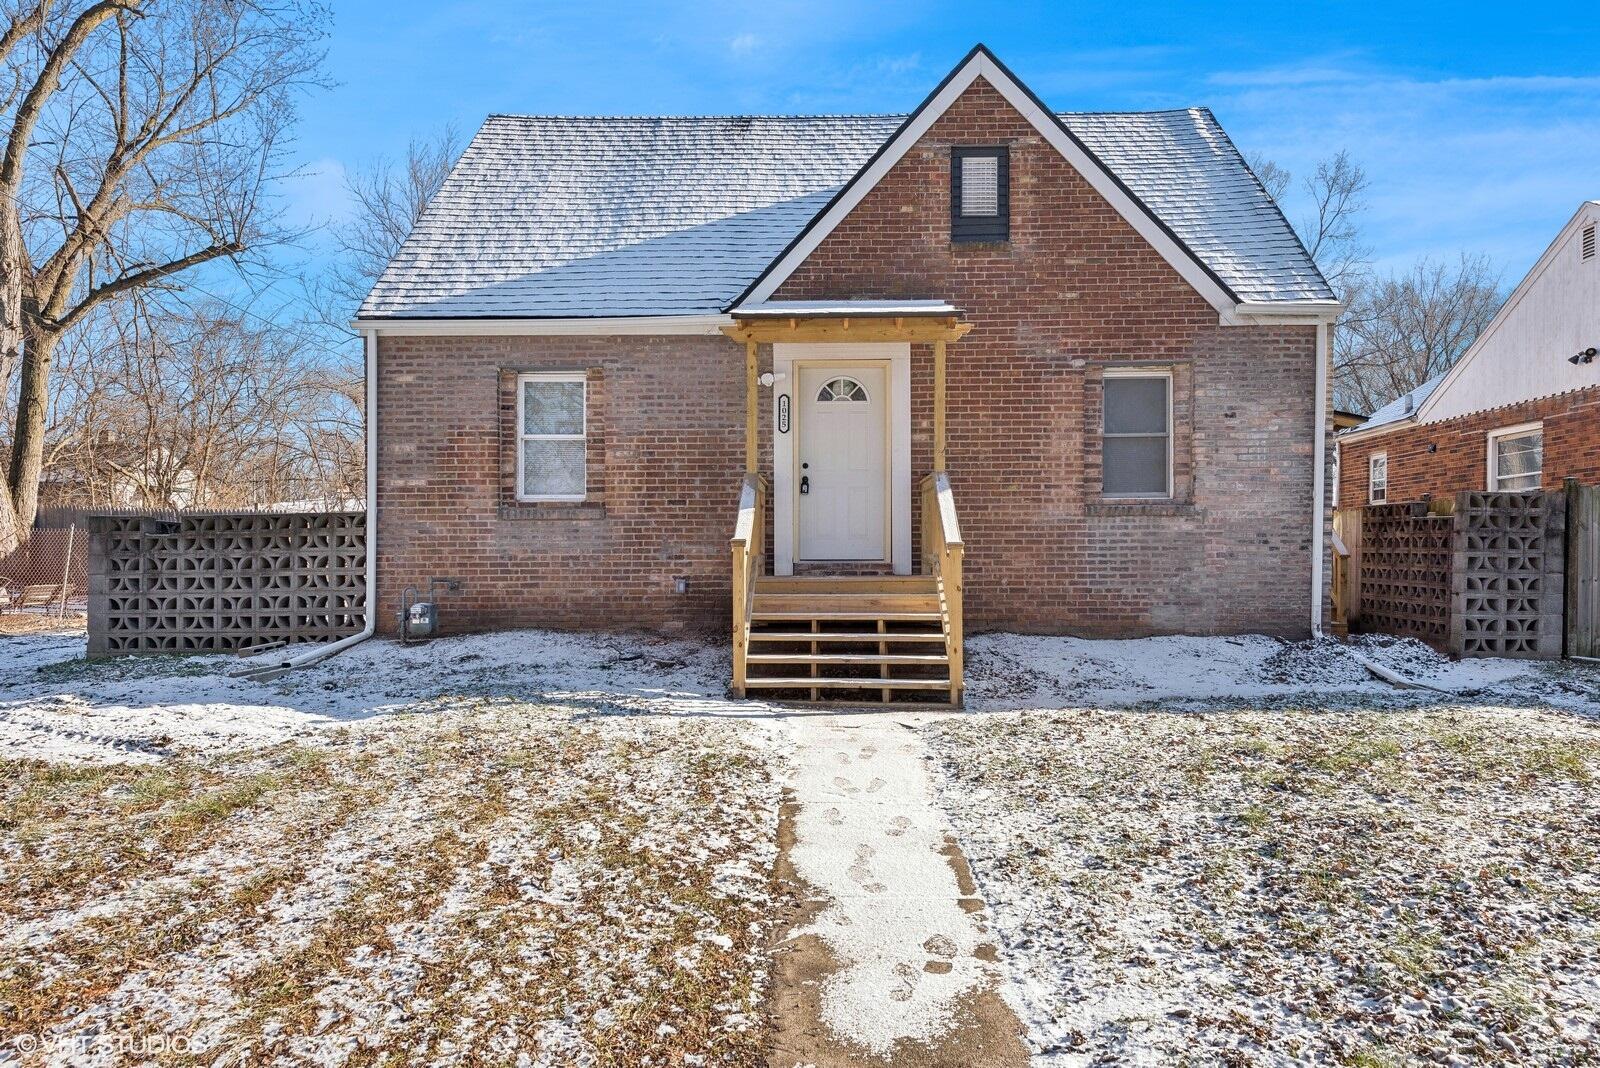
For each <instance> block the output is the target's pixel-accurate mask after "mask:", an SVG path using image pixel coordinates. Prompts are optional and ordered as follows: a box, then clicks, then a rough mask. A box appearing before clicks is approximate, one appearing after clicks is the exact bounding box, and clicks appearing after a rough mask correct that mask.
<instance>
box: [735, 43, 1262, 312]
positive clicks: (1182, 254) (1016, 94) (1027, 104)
mask: <svg viewBox="0 0 1600 1068" xmlns="http://www.w3.org/2000/svg"><path fill="white" fill-rule="evenodd" d="M980 77H981V78H983V79H984V80H986V81H987V82H988V83H989V84H990V85H992V86H994V87H995V89H996V90H997V91H998V92H999V93H1000V95H1001V96H1003V97H1005V98H1006V101H1007V102H1008V103H1009V104H1010V105H1011V106H1012V107H1014V108H1016V109H1017V111H1018V112H1020V113H1021V114H1022V116H1023V117H1024V118H1026V119H1027V120H1028V122H1029V123H1031V124H1032V126H1033V128H1034V129H1036V130H1038V131H1039V134H1040V135H1041V136H1042V137H1043V138H1044V139H1045V140H1046V141H1048V142H1049V143H1050V144H1051V145H1052V146H1053V147H1054V148H1055V150H1056V151H1057V152H1059V153H1061V155H1062V156H1063V157H1064V158H1065V159H1066V160H1067V162H1068V163H1070V164H1072V165H1073V166H1074V167H1075V168H1077V170H1078V173H1080V174H1082V175H1083V177H1084V178H1085V179H1086V180H1087V181H1088V182H1089V184H1090V185H1092V186H1093V187H1094V188H1095V191H1096V192H1098V193H1099V194H1100V195H1101V196H1102V197H1104V198H1105V199H1106V201H1107V202H1108V203H1110V205H1111V206H1112V207H1113V208H1114V209H1115V210H1116V211H1117V213H1118V214H1119V215H1121V216H1122V217H1123V218H1124V219H1125V220H1127V222H1128V224H1129V225H1130V226H1132V227H1133V228H1134V229H1135V230H1136V231H1138V233H1139V235H1140V236H1141V237H1143V238H1144V239H1145V240H1146V241H1147V242H1149V243H1150V245H1151V246H1152V247H1153V248H1155V250H1156V251H1157V252H1159V253H1160V254H1161V256H1162V258H1163V259H1165V260H1166V261H1167V262H1168V263H1169V264H1171V265H1172V267H1173V269H1175V270H1176V271H1177V272H1178V273H1179V274H1180V275H1182V276H1183V279H1184V281H1186V282H1188V283H1189V284H1190V285H1191V286H1193V287H1194V289H1195V291H1196V292H1198V293H1199V294H1200V295H1201V296H1202V297H1204V298H1205V300H1206V302H1207V303H1209V304H1210V305H1211V306H1212V307H1213V308H1215V309H1216V310H1217V315H1218V318H1219V319H1220V320H1221V322H1222V323H1223V324H1224V325H1226V326H1234V325H1237V324H1238V319H1237V316H1236V314H1235V307H1236V305H1237V302H1236V301H1235V300H1234V299H1233V298H1232V297H1231V296H1229V295H1228V294H1227V293H1226V292H1224V291H1223V289H1222V287H1221V286H1219V285H1217V283H1216V280H1215V279H1213V278H1212V277H1211V276H1210V275H1209V274H1207V273H1206V272H1205V269H1204V268H1202V267H1201V266H1200V264H1198V263H1197V262H1195V259H1194V257H1193V256H1191V255H1190V254H1189V253H1188V252H1187V251H1186V250H1185V249H1184V248H1183V247H1182V246H1180V245H1179V244H1178V243H1177V242H1176V241H1174V240H1173V239H1172V237H1171V236H1170V235H1168V234H1167V232H1166V231H1165V230H1163V229H1162V228H1161V227H1160V225H1158V224H1157V223H1156V221H1155V220H1154V219H1152V218H1151V217H1150V215H1149V214H1148V213H1147V212H1146V211H1145V210H1144V209H1143V208H1142V207H1141V206H1140V205H1139V204H1138V203H1137V202H1135V201H1134V199H1133V198H1132V197H1130V196H1129V195H1128V194H1127V193H1125V192H1123V190H1122V188H1121V187H1120V186H1119V185H1117V183H1116V182H1115V181H1114V180H1113V179H1112V177H1111V175H1109V174H1107V173H1106V171H1105V169H1104V168H1102V167H1101V166H1100V165H1099V164H1098V163H1097V162H1095V160H1094V159H1092V158H1091V157H1090V156H1089V155H1088V154H1087V153H1085V152H1084V151H1083V150H1082V149H1081V148H1079V147H1078V145H1077V144H1076V143H1074V142H1073V141H1072V139H1071V138H1069V137H1067V136H1066V134H1064V133H1062V131H1061V126H1060V124H1059V123H1058V122H1057V121H1056V119H1055V117H1054V116H1052V115H1049V114H1046V113H1045V112H1044V111H1043V110H1042V109H1040V108H1039V106H1038V105H1037V104H1035V103H1034V102H1033V100H1032V99H1031V98H1030V97H1029V96H1028V94H1027V93H1026V92H1024V91H1023V90H1022V87H1021V86H1019V85H1018V84H1017V83H1016V82H1015V81H1013V80H1012V79H1011V78H1010V77H1009V76H1007V75H1006V73H1005V72H1004V71H1002V70H1000V68H999V67H997V66H996V65H995V64H994V63H993V62H992V61H991V60H990V59H989V57H988V56H985V55H983V54H982V53H981V52H980V53H979V54H977V55H975V56H973V57H972V58H971V59H970V60H968V61H967V64H966V66H965V67H963V68H962V69H961V70H959V71H957V72H956V74H955V75H954V76H953V77H952V78H951V79H950V80H949V81H948V82H946V83H945V86H944V88H943V89H941V90H939V92H938V94H937V95H936V96H935V97H934V98H933V99H932V100H930V101H928V104H927V106H926V107H924V108H923V109H922V110H921V111H920V112H918V113H917V115H916V117H915V118H914V119H913V120H912V121H911V122H910V123H909V124H908V125H907V126H906V128H905V129H903V130H901V131H900V136H899V137H897V138H896V139H895V140H894V141H892V142H890V144H889V146H888V147H887V148H886V149H885V150H884V152H883V154H882V155H880V156H879V157H878V158H877V159H876V160H875V161H874V162H873V164H872V166H871V167H869V168H868V169H867V171H866V173H864V174H863V175H861V177H860V179H859V180H858V181H857V182H855V184H853V185H852V186H850V188H849V189H848V190H846V191H845V194H844V195H843V196H842V197H840V198H839V199H838V200H837V201H836V202H835V203H834V205H833V206H832V207H831V208H829V209H828V211H827V212H826V213H825V214H824V215H823V216H822V218H821V219H819V220H818V221H817V225H816V226H813V227H812V228H811V229H810V230H809V231H807V232H806V234H805V236H804V237H803V238H802V239H801V240H800V241H799V243H797V244H796V245H795V246H794V247H793V248H791V249H790V250H789V251H788V252H787V253H786V254H785V255H784V257H783V258H782V259H781V260H779V261H778V263H777V266H775V267H774V268H773V269H772V271H771V272H770V273H768V275H767V276H766V277H765V278H763V279H762V280H761V283H760V284H759V285H757V286H756V287H755V288H754V289H753V290H751V291H750V295H749V296H748V297H747V298H746V303H751V304H754V303H760V302H761V301H764V300H767V299H768V298H770V297H771V296H772V294H773V293H775V292H776V291H777V289H778V287H779V286H781V285H782V284H783V283H784V282H785V281H787V280H788V278H789V276H790V275H791V274H793V273H794V272H795V271H796V270H797V269H798V268H799V266H800V265H801V264H802V263H804V262H805V261H806V259H807V257H809V256H810V255H811V253H813V252H814V251H816V248H817V246H818V245H820V244H822V242H823V239H825V238H826V237H827V236H828V235H829V234H831V233H832V232H833V231H834V229H835V228H836V227H837V226H838V225H839V224H840V223H841V222H843V221H844V219H845V217H846V216H848V215H849V214H850V212H852V211H854V210H855V207H856V205H857V204H860V203H861V201H862V200H863V199H864V198H865V197H866V195H867V194H868V193H869V192H871V191H872V189H873V188H874V187H875V186H876V185H877V184H878V183H879V182H880V181H882V179H883V176H884V175H886V174H888V173H889V171H890V169H891V168H893V167H894V165H895V164H896V163H899V162H900V160H901V159H902V158H904V156H905V154H906V153H907V152H909V151H910V150H911V147H912V146H913V145H915V144H916V143H917V142H918V141H920V140H921V139H922V135H923V134H925V133H927V132H928V128H929V127H931V126H932V125H933V124H934V122H935V121H936V120H938V118H939V117H940V116H941V115H943V114H944V113H945V112H946V111H948V110H949V108H950V105H951V104H953V103H955V101H956V100H957V99H958V98H959V97H960V96H961V94H962V93H964V92H966V91H967V89H968V88H969V87H970V86H971V85H972V83H973V82H975V81H977V80H978V79H979V78H980Z"/></svg>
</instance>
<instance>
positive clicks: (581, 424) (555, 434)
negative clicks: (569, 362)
mask: <svg viewBox="0 0 1600 1068" xmlns="http://www.w3.org/2000/svg"><path fill="white" fill-rule="evenodd" d="M587 424H588V388H587V378H586V376H585V375H584V373H583V372H582V371H551V372H538V373H534V374H524V375H518V376H517V431H518V437H519V440H518V442H517V499H518V500H519V501H581V500H583V499H584V496H585V494H586V492H587V487H588V477H589V474H588V458H587V455H586V451H587V438H586V431H587Z"/></svg>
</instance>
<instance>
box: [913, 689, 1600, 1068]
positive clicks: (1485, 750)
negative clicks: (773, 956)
mask: <svg viewBox="0 0 1600 1068" xmlns="http://www.w3.org/2000/svg"><path fill="white" fill-rule="evenodd" d="M927 734H928V737H929V745H930V747H931V748H932V749H933V750H934V751H935V753H936V754H937V755H938V757H939V760H940V767H941V772H942V775H941V779H940V786H941V795H942V800H943V803H944V807H945V809H946V811H948V812H949V813H950V815H951V818H952V820H953V821H954V823H955V826H956V829H957V832H958V834H959V837H960V840H961V844H962V848H963V850H964V851H965V853H966V855H967V857H968V859H969V860H970V862H971V863H972V866H973V870H974V873H975V875H976V877H977V881H978V885H979V889H980V890H981V891H982V892H983V894H984V897H985V898H986V899H987V900H988V902H989V906H990V908H991V910H992V912H993V915H994V922H995V929H996V931H997V933H998V935H999V938H1000V941H1001V944H1002V948H1003V954H1004V958H1005V961H1006V963H1007V966H1008V968H1009V970H1010V973H1011V978H1012V982H1013V984H1014V988H1015V989H1016V990H1017V991H1018V992H1019V999H1020V1003H1021V1015H1022V1016H1023V1018H1024V1020H1025V1022H1026V1023H1027V1024H1028V1026H1029V1029H1030V1036H1031V1041H1032V1043H1033V1045H1034V1047H1035V1050H1036V1063H1038V1064H1041V1065H1062V1066H1068V1065H1071V1066H1077V1065H1090V1064H1099V1063H1105V1062H1107V1061H1111V1060H1115V1061H1116V1062H1118V1063H1127V1064H1149V1065H1156V1064H1170V1063H1179V1062H1182V1061H1185V1060H1193V1061H1198V1062H1205V1063H1212V1062H1218V1063H1250V1064H1257V1063H1260V1064H1275V1063H1291V1062H1293V1063H1357V1062H1359V1063H1368V1064H1387V1063H1418V1062H1421V1061H1425V1060H1432V1061H1437V1062H1442V1063H1447V1064H1467V1063H1508V1064H1515V1063H1586V1062H1587V1060H1590V1059H1595V1058H1597V1057H1600V978H1597V977H1600V869H1597V868H1596V863H1595V862H1596V858H1597V857H1600V824H1597V823H1596V822H1595V820H1594V798H1595V790H1596V784H1597V783H1600V723H1597V722H1595V721H1594V720H1593V719H1590V718H1588V717H1584V716H1577V715H1572V714H1568V713H1562V712H1555V711H1551V710H1548V709H1546V710H1537V709H1504V708H1501V709H1471V708H1439V707H1433V708H1423V709H1396V710H1392V711H1388V712H1381V713H1373V712H1350V711H1345V712H1338V711H1329V710H1326V709H1324V710H1318V711H1313V712H1310V713H1309V714H1308V713H1306V712H1300V711H1293V710H1273V711H1266V712H1262V711H1251V710H1248V709H1218V710H1214V711H1211V712H1203V713H1195V712H1192V711H1190V712H1180V713H1174V712H1170V711H1163V710H1161V709H1159V708H1155V707H1143V708H1140V709H1137V710H1128V711H1095V710H1091V709H1066V710H1057V711H1053V712H1042V711H1041V712H1029V713H1020V714H1002V715H993V716H961V717H946V718H944V719H942V720H940V721H939V722H938V723H937V724H936V725H935V726H934V727H933V728H931V729H930V730H929V731H928V732H927Z"/></svg>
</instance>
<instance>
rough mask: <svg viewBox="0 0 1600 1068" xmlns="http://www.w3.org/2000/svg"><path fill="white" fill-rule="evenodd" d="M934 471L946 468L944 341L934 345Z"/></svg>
mask: <svg viewBox="0 0 1600 1068" xmlns="http://www.w3.org/2000/svg"><path fill="white" fill-rule="evenodd" d="M933 469H934V470H935V471H943V470H944V469H945V467H944V339H943V338H941V339H939V340H938V341H935V342H934V343H933Z"/></svg>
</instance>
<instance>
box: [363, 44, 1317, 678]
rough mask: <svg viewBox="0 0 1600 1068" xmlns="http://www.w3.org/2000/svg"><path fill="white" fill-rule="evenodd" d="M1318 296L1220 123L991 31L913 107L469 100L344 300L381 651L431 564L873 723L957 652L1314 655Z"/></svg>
mask: <svg viewBox="0 0 1600 1068" xmlns="http://www.w3.org/2000/svg"><path fill="white" fill-rule="evenodd" d="M1337 310H1338V305H1337V303H1336V302H1335V300H1334V298H1333V296H1332V293H1331V292H1330V290H1329V288H1328V286H1327V284H1326V282H1325V281H1324V280H1323V278H1322V276H1321V275H1320V273H1319V272H1318V271H1317V268H1316V266H1315V265H1314V264H1313V263H1312V262H1311V260H1310V258H1309V256H1308V255H1307V254H1306V252H1305V250H1304V248H1303V247H1302V246H1301V245H1300V243H1299V241H1298V240H1297V239H1296V238H1295V236H1294V233H1293V231H1292V230H1291V229H1290V227H1289V226H1288V225H1287V223H1286V222H1285V221H1284V219H1283V216H1282V214H1281V213H1280V212H1279V211H1278V209H1277V207H1276V205H1275V204H1274V203H1273V201H1272V200H1271V198H1270V197H1269V196H1268V195H1267V194H1266V192H1265V191H1264V190H1263V188H1262V187H1261V184H1260V183H1259V182H1258V181H1257V180H1256V178H1255V176H1254V175H1253V174H1252V173H1251V172H1250V170H1249V168H1248V167H1247V166H1246V165H1245V163H1244V161H1243V159H1242V158H1241V157H1240V154H1239V152H1238V151H1237V150H1236V149H1235V148H1234V146H1233V144H1232V143H1231V142H1230V141H1229V140H1228V138H1227V136H1226V135H1225V134H1224V133H1223V131H1222V130H1221V128H1220V127H1219V126H1218V125H1217V123H1216V120H1215V119H1214V118H1213V117H1212V116H1211V114H1210V113H1209V112H1208V111H1206V110H1204V109H1189V110H1179V111H1162V112H1147V113H1117V114H1090V113H1069V114H1057V113H1055V112H1052V111H1051V110H1049V109H1048V108H1047V107H1046V106H1045V105H1044V104H1043V103H1042V102H1041V101H1040V100H1039V99H1038V98H1037V97H1036V96H1035V95H1034V94H1033V93H1032V92H1031V91H1030V90H1028V89H1027V88H1026V87H1025V86H1023V85H1022V83H1021V82H1019V81H1018V80H1017V79H1016V77H1015V76H1014V75H1012V74H1011V72H1010V71H1009V70H1007V69H1006V67H1005V66H1003V65H1002V64H1001V63H1000V62H999V61H998V60H997V59H996V58H995V57H994V56H993V55H992V54H991V53H989V52H988V50H987V49H985V48H983V47H982V46H979V47H977V48H975V49H974V50H973V51H972V52H971V53H970V54H969V55H968V56H967V57H966V58H965V59H964V60H963V61H962V62H961V63H960V65H958V66H957V67H956V69H955V70H953V71H952V72H951V73H950V74H949V75H948V76H947V77H946V78H945V79H944V81H942V82H941V83H940V84H939V85H938V86H937V87H936V88H935V89H934V91H933V92H932V93H931V94H930V95H929V97H928V98H927V99H926V100H924V101H923V102H922V104H921V105H920V106H919V107H918V108H917V109H916V110H915V111H913V112H912V113H911V114H909V115H888V116H831V117H812V116H794V117H744V118H637V119H623V118H615V119H574V118H542V117H517V116H493V117H491V118H490V119H489V120H488V121H487V122H486V123H485V124H484V126H483V127H482V129H481V130H480V131H479V132H478V134H477V135H476V137H475V138H474V139H473V141H472V143H471V144H470V145H469V147H468V148H467V150H466V152H465V153H464V154H463V156H462V158H461V160H460V161H459V162H458V163H457V165H456V167H455V169H454V171H453V172H452V173H451V175H450V177H449V178H448V179H447V180H446V182H445V183H444V186H443V188H442V189H441V190H440V192H439V194H438V195H437V196H436V197H435V199H434V201H433V202H432V204H431V205H430V206H429V208H428V210H427V211H426V213H425V214H424V215H423V217H422V219H421V221H420V222H419V224H418V225H417V227H416V230H415V232H414V233H413V234H412V236H411V238H410V239H409V240H408V241H407V243H406V244H405V246H404V248H403V249H402V250H401V252H400V253H399V255H398V256H397V257H396V258H395V260H394V262H393V263H392V264H391V265H390V267H389V269H388V270H387V271H386V273H385V274H384V275H383V277H382V278H381V279H380V280H379V282H378V283H377V285H376V287H375V288H374V290H373V292H372V294H371V295H370V296H369V297H368V299H367V301H366V302H365V304H364V305H363V307H362V309H361V312H360V316H359V323H358V325H359V327H360V329H361V330H362V332H363V333H364V335H365V338H366V344H367V358H368V379H369V392H370V395H371V396H372V398H373V403H372V404H371V406H370V408H369V410H371V411H372V412H373V413H374V417H375V418H374V425H375V446H373V447H374V448H375V450H376V452H375V456H376V462H375V465H374V466H375V499H374V501H373V505H374V507H375V515H376V520H375V523H374V524H373V529H374V530H375V533H376V538H377V547H376V561H377V565H376V583H377V605H378V610H379V616H378V618H379V620H380V626H382V627H387V628H389V629H393V627H394V626H395V625H396V624H395V619H396V615H397V609H398V607H399V603H400V599H401V596H402V592H403V590H404V589H405V587H407V586H412V585H420V586H424V587H425V586H426V584H427V582H428V580H429V579H430V578H431V577H434V576H449V577H451V578H457V579H460V580H461V582H462V588H461V590H460V592H459V594H457V595H454V596H450V597H447V598H445V599H444V602H443V604H442V609H441V621H442V625H443V627H444V628H445V629H446V630H452V629H453V630H468V629H482V628H491V627H506V626H554V627H573V628H589V627H633V626H642V627H650V628H658V629H668V630H670V629H674V628H700V627H707V626H714V627H717V628H728V627H729V625H730V622H731V624H732V626H731V631H732V634H733V639H734V665H733V672H734V688H735V690H736V691H738V692H743V691H744V690H745V689H746V688H749V689H757V688H760V689H763V690H765V691H772V692H776V693H779V694H783V693H786V692H787V693H796V694H798V695H799V696H801V697H805V696H811V697H819V696H830V695H831V696H839V697H846V698H860V697H862V696H863V695H866V696H871V697H880V696H881V697H882V698H883V699H885V700H887V699H891V698H898V697H901V696H906V695H909V696H913V697H915V696H919V695H921V696H927V695H929V694H930V693H932V694H933V695H934V696H938V697H939V698H940V699H945V698H946V697H947V698H948V699H950V700H959V699H960V690H961V655H962V644H961V641H962V636H963V633H964V631H965V630H967V629H974V628H976V629H1009V630H1021V631H1032V632H1048V633H1073V634H1082V635H1096V636H1136V635H1147V634H1160V633H1205V634H1212V633H1235V632H1246V631H1259V632H1267V633H1272V634H1279V635H1285V636H1290V637H1299V636H1304V635H1306V634H1307V633H1308V632H1309V631H1311V630H1312V629H1313V628H1314V627H1315V626H1316V625H1317V621H1318V620H1319V619H1320V615H1319V613H1320V611H1321V604H1322V597H1321V595H1320V592H1319V591H1321V590H1322V589H1323V588H1324V585H1323V571H1324V568H1323V554H1324V538H1323V509H1322V507H1321V502H1322V500H1323V495H1324V488H1325V487H1324V479H1323V457H1324V441H1325V437H1326V434H1327V414H1328V409H1327V399H1326V373H1325V372H1326V366H1327V323H1328V322H1329V321H1330V319H1331V318H1332V317H1333V315H1334V314H1335V313H1336V312H1337ZM730 546H731V559H730ZM868 680H870V683H869V681H868Z"/></svg>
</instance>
